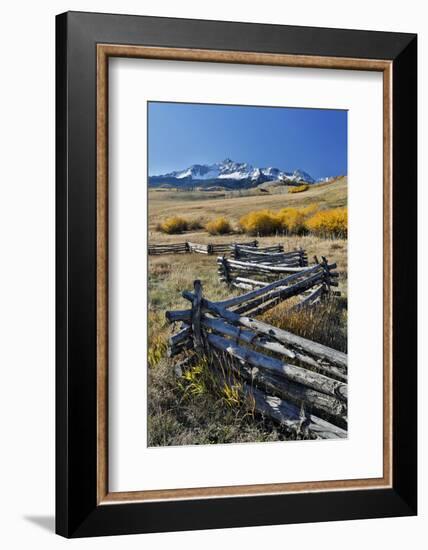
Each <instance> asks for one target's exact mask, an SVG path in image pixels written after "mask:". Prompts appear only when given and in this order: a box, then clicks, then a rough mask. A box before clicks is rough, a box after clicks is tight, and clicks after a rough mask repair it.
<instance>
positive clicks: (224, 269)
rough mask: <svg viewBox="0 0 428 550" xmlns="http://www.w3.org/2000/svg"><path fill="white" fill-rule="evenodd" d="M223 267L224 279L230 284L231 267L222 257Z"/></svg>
mask: <svg viewBox="0 0 428 550" xmlns="http://www.w3.org/2000/svg"><path fill="white" fill-rule="evenodd" d="M221 267H222V269H223V275H224V278H225V279H226V282H227V283H229V282H230V275H229V266H228V265H227V260H226V257H225V256H222V257H221Z"/></svg>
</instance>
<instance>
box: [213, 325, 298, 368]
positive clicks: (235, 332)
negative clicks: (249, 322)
mask: <svg viewBox="0 0 428 550" xmlns="http://www.w3.org/2000/svg"><path fill="white" fill-rule="evenodd" d="M202 325H203V326H204V327H205V328H208V329H210V330H212V331H214V332H216V333H218V334H220V335H222V336H228V337H230V338H234V339H235V340H236V341H241V342H244V343H246V344H252V345H254V346H256V347H259V348H261V349H264V350H266V351H270V352H274V353H278V354H281V355H284V356H286V357H288V358H289V359H294V358H295V357H296V355H295V353H294V352H293V351H291V350H289V349H287V348H286V347H285V346H283V345H282V344H280V343H279V342H270V341H269V340H267V339H266V338H263V337H262V338H260V337H259V336H257V334H255V333H254V332H252V331H250V330H242V329H239V328H237V327H236V326H234V325H229V324H228V323H226V322H225V321H223V320H222V319H214V318H210V317H206V316H203V317H202Z"/></svg>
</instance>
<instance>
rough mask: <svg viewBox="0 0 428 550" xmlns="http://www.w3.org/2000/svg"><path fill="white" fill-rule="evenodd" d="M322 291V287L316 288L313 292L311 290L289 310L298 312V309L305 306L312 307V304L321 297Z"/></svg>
mask: <svg viewBox="0 0 428 550" xmlns="http://www.w3.org/2000/svg"><path fill="white" fill-rule="evenodd" d="M323 290H324V289H323V286H322V285H320V286H317V287H316V288H315V289H314V290H312V292H310V293H309V294H308V295H307V296H305V297H304V298H303V299H302V300H300V302H299V303H298V304H296V305H295V306H292V307H291V308H290V309H291V310H295V311H298V310H300V309H303V308H305V307H307V306H310V305H312V304H313V302H314V301H315V300H316V299H317V298H319V297H320V296H321V295H322V293H323Z"/></svg>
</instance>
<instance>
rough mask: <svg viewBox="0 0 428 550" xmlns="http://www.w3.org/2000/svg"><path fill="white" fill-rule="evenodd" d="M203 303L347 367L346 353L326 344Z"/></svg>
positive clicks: (256, 330) (238, 321) (208, 302)
mask: <svg viewBox="0 0 428 550" xmlns="http://www.w3.org/2000/svg"><path fill="white" fill-rule="evenodd" d="M203 305H204V306H205V308H206V309H207V310H208V311H211V312H213V313H216V314H217V315H219V316H220V317H223V318H224V319H226V320H227V321H229V322H230V323H232V324H239V325H242V326H245V327H247V328H250V329H252V330H254V331H255V332H258V333H260V334H265V335H266V336H269V337H271V338H274V339H275V340H277V341H278V342H282V343H284V344H289V345H292V346H295V347H297V348H299V349H300V350H302V351H303V352H306V353H307V354H309V355H313V356H315V357H317V358H321V359H325V360H327V361H329V362H330V363H331V364H332V365H335V366H337V367H340V368H342V369H344V370H345V371H346V369H347V366H348V358H347V355H346V354H345V353H342V352H341V351H338V350H335V349H333V348H329V347H328V346H324V345H322V344H319V343H318V342H313V341H312V340H307V339H306V338H302V337H301V336H296V335H295V334H292V333H291V332H288V331H286V330H284V329H280V328H276V327H273V326H271V325H269V324H267V323H264V322H263V321H259V320H256V319H253V318H252V317H246V316H241V315H239V314H238V313H234V312H233V311H230V310H228V309H226V308H225V307H223V306H221V305H218V304H216V303H214V302H210V301H209V300H203Z"/></svg>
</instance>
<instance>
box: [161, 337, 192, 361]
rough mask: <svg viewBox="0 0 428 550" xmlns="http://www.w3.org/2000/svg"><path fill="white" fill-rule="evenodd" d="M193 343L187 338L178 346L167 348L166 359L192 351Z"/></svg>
mask: <svg viewBox="0 0 428 550" xmlns="http://www.w3.org/2000/svg"><path fill="white" fill-rule="evenodd" d="M193 347H194V346H193V341H192V339H191V338H190V337H189V338H187V340H184V341H183V342H180V343H179V344H175V345H173V346H169V347H168V350H167V357H174V356H176V355H179V354H180V353H183V351H186V350H189V349H192V348H193Z"/></svg>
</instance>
